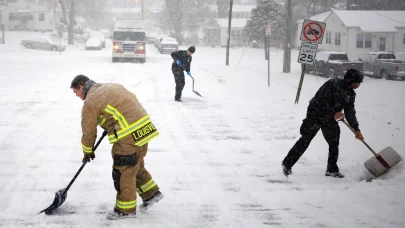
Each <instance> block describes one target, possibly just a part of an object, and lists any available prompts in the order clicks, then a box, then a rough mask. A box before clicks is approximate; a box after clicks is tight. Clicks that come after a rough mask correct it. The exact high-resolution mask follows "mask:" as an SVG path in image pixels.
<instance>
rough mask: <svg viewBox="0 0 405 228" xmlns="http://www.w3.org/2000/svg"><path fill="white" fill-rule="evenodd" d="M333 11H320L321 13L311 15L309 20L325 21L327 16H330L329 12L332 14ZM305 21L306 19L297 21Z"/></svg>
mask: <svg viewBox="0 0 405 228" xmlns="http://www.w3.org/2000/svg"><path fill="white" fill-rule="evenodd" d="M331 12H332V11H327V12H324V13H320V14H317V15H314V16H312V17H310V18H309V20H312V21H319V22H325V20H326V18H327V17H328V16H329V14H330V13H331ZM303 22H304V19H302V20H299V21H297V23H303Z"/></svg>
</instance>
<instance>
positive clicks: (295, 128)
mask: <svg viewBox="0 0 405 228" xmlns="http://www.w3.org/2000/svg"><path fill="white" fill-rule="evenodd" d="M16 36H18V34H17V35H16ZM18 44H19V42H15V43H13V42H10V44H8V45H0V80H1V83H0V95H1V96H0V107H1V113H0V115H1V120H0V126H1V132H0V136H1V137H0V148H1V152H2V155H1V156H0V164H1V170H0V227H7V228H9V227H58V228H59V227H61V228H62V227H64V228H65V227H73V228H79V227H105V226H107V227H151V228H152V227H159V228H162V227H165V228H180V227H181V228H191V227H195V228H213V227H218V228H225V227H232V228H239V227H240V228H246V227H254V228H262V227H285V228H295V227H297V228H298V227H299V228H302V227H322V228H338V227H339V228H340V227H341V228H348V227H350V228H351V227H353V228H354V227H356V228H357V227H361V228H369V227H376V228H377V227H378V228H380V227H384V228H400V227H405V218H404V217H403V215H404V214H405V201H404V193H405V174H404V163H403V162H401V163H399V164H398V165H397V166H395V167H394V168H393V169H392V170H391V172H389V173H388V174H387V175H385V176H383V177H382V179H381V180H375V181H373V182H371V183H368V182H366V181H365V179H366V178H367V177H370V175H371V174H369V173H368V172H367V170H366V169H365V167H364V166H363V162H364V161H365V160H367V159H368V158H370V157H371V156H372V154H371V153H370V152H369V151H368V150H367V148H365V147H364V145H362V144H361V142H359V141H357V140H355V139H354V136H353V135H352V133H351V132H350V131H349V130H348V129H346V128H345V126H344V125H340V126H341V131H342V135H341V146H340V157H339V162H338V164H339V166H340V169H341V171H342V172H343V173H344V174H346V178H344V179H334V178H330V177H325V176H324V172H325V169H326V160H327V155H328V153H327V151H328V147H327V144H326V142H325V140H324V139H323V137H322V134H318V135H317V136H316V137H315V139H314V140H313V142H312V144H311V146H310V147H309V149H308V151H307V152H306V153H305V155H304V156H303V157H302V158H301V159H300V161H299V162H298V163H297V164H296V165H295V166H294V167H293V172H294V174H293V175H292V176H291V177H289V178H288V179H287V178H286V177H284V176H283V174H282V172H281V166H280V162H281V160H282V159H283V158H284V156H285V155H286V154H287V152H288V150H289V149H290V148H291V147H292V145H293V144H294V143H295V141H296V140H297V139H298V137H299V136H300V135H299V127H300V124H301V120H302V119H303V118H304V117H305V112H306V107H307V104H308V101H309V99H311V98H312V96H313V95H314V94H315V92H316V90H317V89H318V88H319V87H320V86H321V85H322V84H323V83H324V82H325V81H326V80H327V79H325V78H317V77H315V76H314V75H307V76H306V78H305V81H304V88H303V91H302V94H301V98H300V103H299V104H294V100H295V95H296V91H297V86H298V81H299V77H300V66H299V65H298V63H296V61H295V58H296V56H297V52H296V51H295V50H294V51H293V60H292V72H291V73H289V74H283V73H281V71H282V56H283V53H282V50H279V49H274V50H273V49H272V51H271V87H268V86H267V62H266V61H265V60H264V53H263V52H264V51H263V50H262V49H250V48H247V49H246V50H243V48H235V49H231V64H230V66H225V49H224V48H219V47H216V48H210V47H198V46H197V51H196V53H195V54H194V55H193V62H192V66H191V73H192V74H193V76H194V79H195V90H196V91H198V92H199V93H201V94H202V95H203V96H204V98H201V97H198V96H196V95H195V94H194V93H193V92H192V88H191V80H190V78H186V87H185V88H184V91H183V98H182V99H183V101H184V102H183V103H177V102H174V99H173V97H174V79H173V76H172V74H171V71H170V68H171V62H172V60H171V57H170V55H169V54H166V55H161V54H159V52H158V51H157V50H156V49H155V48H154V47H153V46H152V45H151V46H148V47H147V52H148V58H147V62H146V63H145V64H133V63H114V64H113V63H111V53H110V45H111V44H110V43H107V48H105V49H103V50H102V51H85V50H84V48H83V47H81V46H78V48H77V49H76V48H75V47H68V49H67V50H66V51H65V52H62V53H57V52H49V51H39V50H28V49H25V48H22V47H20V46H19V45H18ZM183 48H186V47H183ZM242 53H243V55H242ZM241 56H242V57H241ZM77 74H85V75H87V76H89V77H90V78H92V79H94V80H95V81H97V82H101V83H102V82H117V83H121V84H123V85H124V86H125V87H127V88H128V89H130V90H131V91H133V92H134V93H135V94H136V95H137V97H138V99H139V100H140V101H141V103H142V104H143V105H144V107H145V109H146V110H147V111H148V113H149V115H150V116H151V118H152V120H153V122H154V124H155V125H156V127H157V128H158V129H159V131H160V134H161V136H160V137H159V138H157V139H155V140H153V141H152V142H151V143H150V145H149V152H148V155H147V156H146V160H145V162H146V167H147V168H148V170H149V171H150V172H151V174H152V175H153V178H154V179H155V180H156V181H157V183H158V184H159V186H160V187H161V191H162V192H163V193H164V194H165V198H164V199H163V200H162V201H160V202H159V203H158V204H155V206H154V207H153V208H152V209H151V210H149V211H147V212H146V213H142V212H139V211H138V213H137V218H136V219H126V220H118V221H110V220H107V219H106V213H107V212H108V211H111V210H112V208H113V206H114V203H115V189H114V187H113V182H112V178H111V165H112V159H111V155H110V150H111V145H110V144H108V142H107V140H105V141H104V142H102V143H101V145H100V147H99V148H98V149H97V151H96V156H97V157H96V159H95V160H94V161H92V162H91V163H89V164H88V165H86V167H85V169H84V170H83V171H82V173H81V174H80V176H79V177H78V179H77V180H76V182H75V183H74V184H73V186H72V187H71V188H70V190H69V193H68V197H67V200H66V201H65V203H64V204H63V205H62V206H61V207H60V208H59V209H58V211H57V214H56V215H52V216H46V215H44V214H40V215H38V214H37V213H38V212H39V211H41V210H42V209H44V208H46V207H48V206H49V205H50V204H51V203H52V201H53V198H54V193H55V192H56V191H58V190H59V189H62V188H64V187H66V185H67V184H68V183H69V181H70V180H71V179H72V178H73V176H74V174H75V173H76V171H77V170H78V168H79V167H80V165H81V159H82V152H81V145H80V137H81V128H80V115H81V107H82V101H81V100H80V99H79V98H77V97H75V94H74V93H73V92H72V90H71V89H70V88H69V86H70V82H71V80H72V79H73V77H74V76H76V75H77ZM186 77H187V76H186ZM356 92H357V101H356V109H357V112H358V119H359V122H360V128H361V129H362V131H363V134H364V136H365V138H366V141H367V142H369V143H370V144H371V146H372V147H373V148H374V149H375V150H376V151H380V150H382V149H384V148H385V147H386V146H392V147H394V148H395V149H396V150H397V152H398V153H400V154H401V155H402V157H405V143H404V138H405V121H403V118H404V117H405V107H404V102H403V97H404V96H405V82H395V81H386V80H379V79H370V78H365V80H364V83H363V84H362V86H361V87H360V88H359V89H358V90H356ZM99 135H101V130H100V132H99ZM140 202H141V200H139V203H138V204H140Z"/></svg>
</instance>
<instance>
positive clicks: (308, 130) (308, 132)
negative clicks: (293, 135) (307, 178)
mask: <svg viewBox="0 0 405 228" xmlns="http://www.w3.org/2000/svg"><path fill="white" fill-rule="evenodd" d="M319 129H322V134H323V137H324V138H325V140H326V142H327V143H328V144H329V158H328V166H327V168H326V170H327V171H329V172H339V167H338V166H337V160H338V157H339V138H340V128H339V124H338V123H337V122H336V121H335V120H333V119H331V120H328V121H321V120H319V119H315V118H308V117H307V118H306V119H304V120H303V123H302V125H301V128H300V132H301V138H300V139H299V140H298V141H297V142H296V143H295V145H294V146H293V147H292V148H291V150H290V151H289V152H288V154H287V156H286V157H285V158H284V160H283V164H284V166H286V167H287V168H291V167H293V166H294V164H295V163H296V162H297V161H298V159H300V157H301V156H302V154H304V152H305V150H306V149H307V148H308V146H309V144H310V143H311V141H312V139H313V138H314V137H315V135H316V133H318V131H319Z"/></svg>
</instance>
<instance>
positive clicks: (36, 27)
mask: <svg viewBox="0 0 405 228" xmlns="http://www.w3.org/2000/svg"><path fill="white" fill-rule="evenodd" d="M0 24H4V28H5V30H32V31H52V29H53V25H54V14H53V11H52V10H50V9H48V8H47V7H45V6H43V5H40V4H36V3H31V2H25V1H20V2H17V3H14V4H9V5H7V6H5V7H2V8H0Z"/></svg>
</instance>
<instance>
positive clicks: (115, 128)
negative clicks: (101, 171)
mask: <svg viewBox="0 0 405 228" xmlns="http://www.w3.org/2000/svg"><path fill="white" fill-rule="evenodd" d="M97 125H99V126H101V127H102V128H103V129H104V130H106V131H107V132H108V139H109V141H110V143H121V144H131V145H136V146H143V145H145V144H146V143H148V142H149V141H150V140H152V139H154V138H155V137H157V136H158V135H159V132H158V131H157V129H156V128H155V126H154V125H153V124H152V122H151V120H150V119H149V115H148V114H147V113H146V111H145V109H144V108H143V107H142V105H141V104H140V103H139V102H138V100H137V99H136V97H135V95H134V94H133V93H131V92H130V91H128V90H127V89H125V88H124V87H123V86H122V85H120V84H115V83H102V84H95V85H94V86H92V87H91V88H90V89H89V91H88V92H87V95H86V98H85V100H84V104H83V109H82V133H83V135H82V148H83V152H84V153H85V154H86V153H91V152H92V150H93V145H94V142H95V140H96V138H97Z"/></svg>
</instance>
